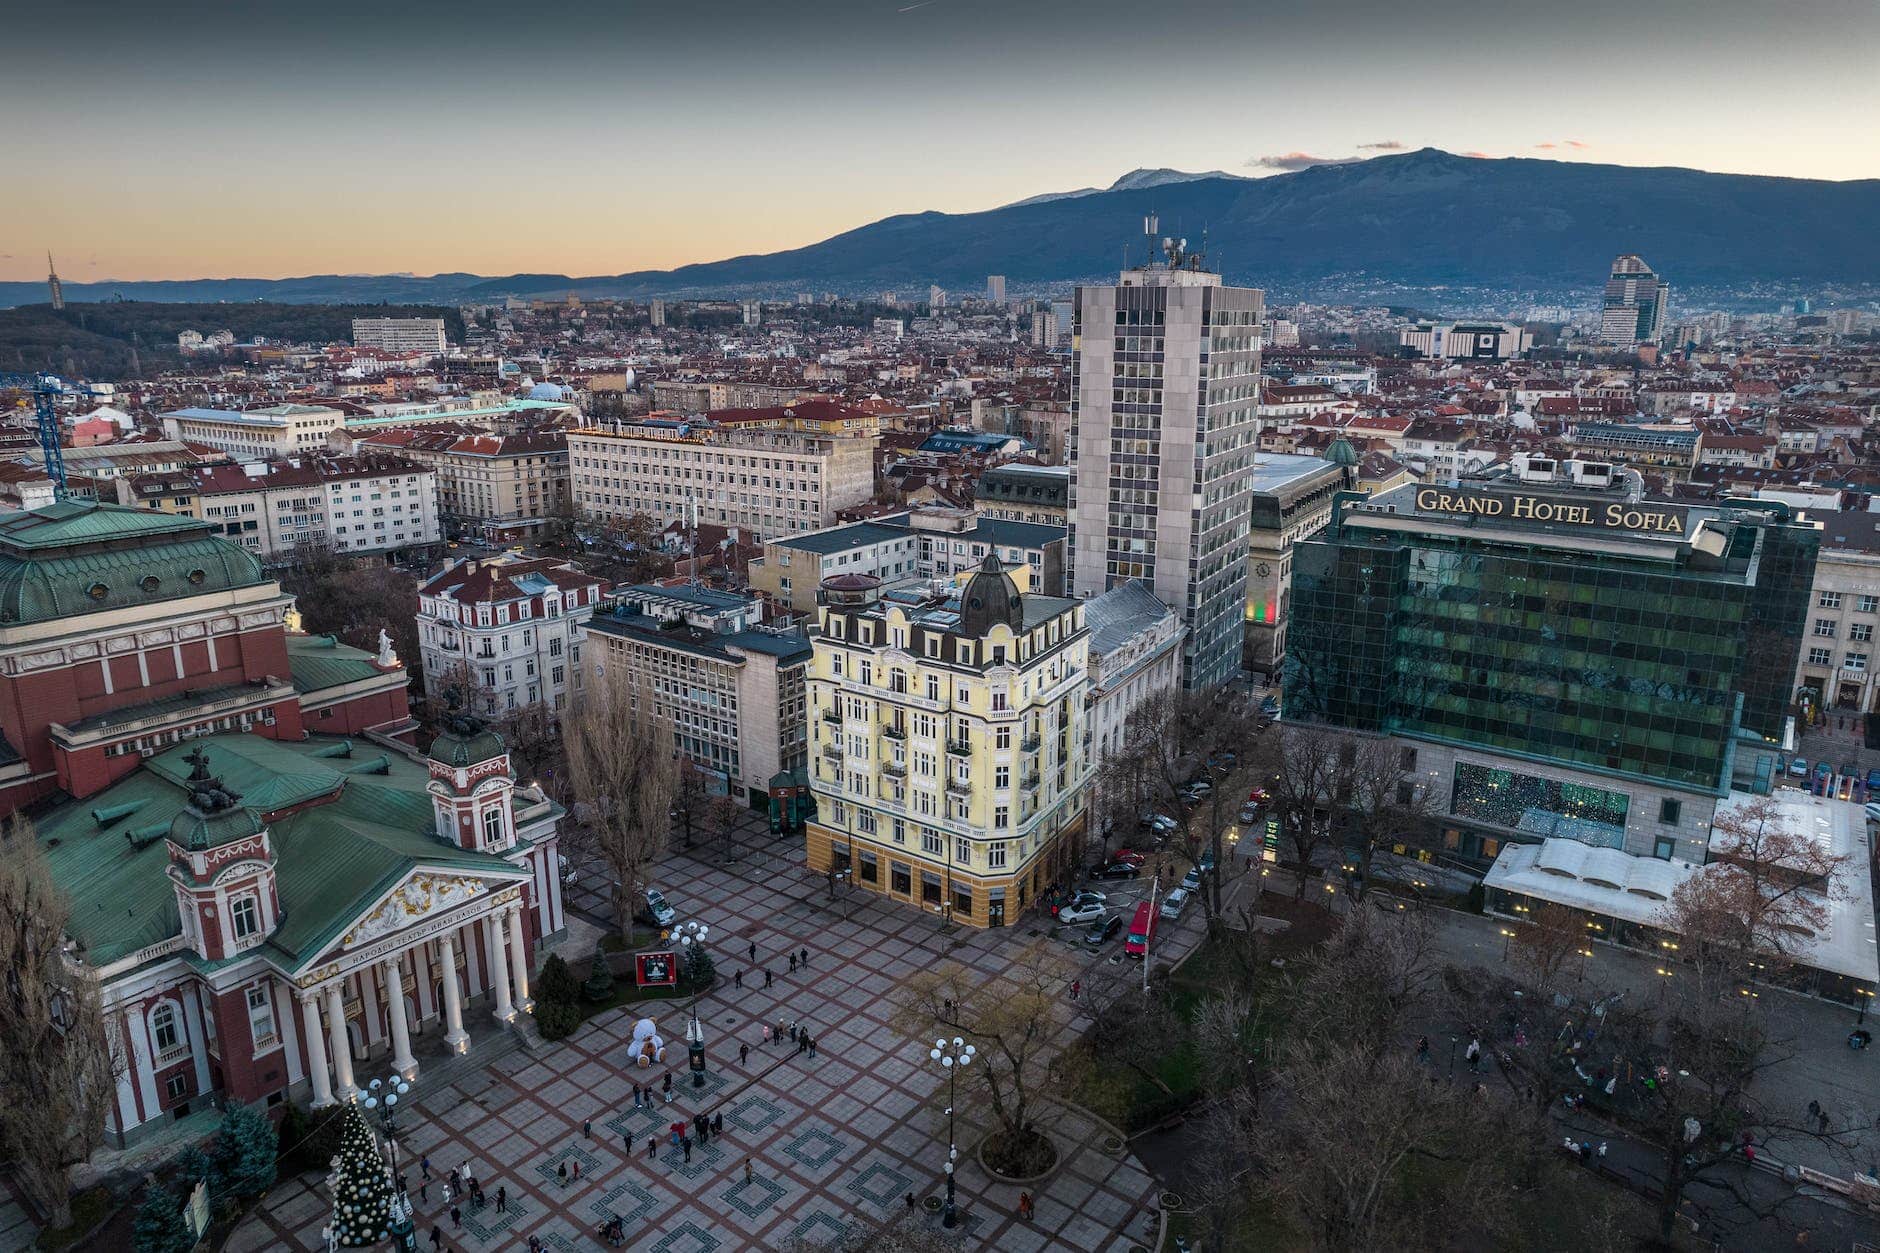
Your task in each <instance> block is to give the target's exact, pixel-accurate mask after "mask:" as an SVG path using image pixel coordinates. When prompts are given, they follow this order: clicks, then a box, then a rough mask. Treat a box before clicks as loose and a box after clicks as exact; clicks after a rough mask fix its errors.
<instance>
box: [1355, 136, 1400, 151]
mask: <svg viewBox="0 0 1880 1253" xmlns="http://www.w3.org/2000/svg"><path fill="white" fill-rule="evenodd" d="M1358 148H1359V150H1360V151H1363V152H1402V151H1403V148H1404V143H1403V140H1401V139H1380V140H1378V141H1377V142H1376V143H1374V144H1359V145H1358Z"/></svg>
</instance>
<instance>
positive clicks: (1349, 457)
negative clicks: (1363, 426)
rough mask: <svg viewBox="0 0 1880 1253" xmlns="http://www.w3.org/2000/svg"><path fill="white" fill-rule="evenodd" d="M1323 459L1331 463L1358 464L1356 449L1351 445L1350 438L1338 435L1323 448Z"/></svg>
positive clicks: (1340, 464)
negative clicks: (1330, 443)
mask: <svg viewBox="0 0 1880 1253" xmlns="http://www.w3.org/2000/svg"><path fill="white" fill-rule="evenodd" d="M1325 459H1326V460H1327V461H1329V462H1331V463H1332V464H1333V465H1339V466H1355V465H1357V464H1358V450H1357V449H1355V448H1353V447H1352V446H1351V441H1350V440H1348V439H1346V438H1345V437H1344V436H1343V435H1340V436H1339V437H1338V438H1337V439H1335V440H1333V441H1332V446H1331V447H1330V448H1327V449H1326V450H1325Z"/></svg>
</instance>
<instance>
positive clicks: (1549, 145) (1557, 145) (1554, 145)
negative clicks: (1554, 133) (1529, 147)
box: [1534, 144, 1560, 148]
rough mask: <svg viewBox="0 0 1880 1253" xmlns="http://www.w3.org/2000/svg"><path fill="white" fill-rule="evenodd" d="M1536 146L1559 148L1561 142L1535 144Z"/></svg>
mask: <svg viewBox="0 0 1880 1253" xmlns="http://www.w3.org/2000/svg"><path fill="white" fill-rule="evenodd" d="M1534 146H1535V147H1536V148H1558V147H1559V146H1560V145H1559V144H1535V145H1534Z"/></svg>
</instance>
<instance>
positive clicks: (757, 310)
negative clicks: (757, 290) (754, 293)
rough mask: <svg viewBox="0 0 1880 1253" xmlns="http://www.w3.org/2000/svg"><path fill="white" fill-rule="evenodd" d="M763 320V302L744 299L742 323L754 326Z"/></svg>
mask: <svg viewBox="0 0 1880 1253" xmlns="http://www.w3.org/2000/svg"><path fill="white" fill-rule="evenodd" d="M763 320H764V305H763V302H762V301H758V300H747V301H745V302H744V325H746V326H756V325H757V324H759V323H760V322H762V321H763Z"/></svg>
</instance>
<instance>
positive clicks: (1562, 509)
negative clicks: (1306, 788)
mask: <svg viewBox="0 0 1880 1253" xmlns="http://www.w3.org/2000/svg"><path fill="white" fill-rule="evenodd" d="M1416 502H1417V512H1418V513H1424V514H1435V515H1443V514H1447V515H1451V516H1454V517H1458V518H1461V517H1470V518H1498V519H1502V520H1505V521H1508V522H1547V523H1557V524H1560V525H1564V526H1588V527H1596V528H1598V529H1600V530H1606V531H1644V532H1647V533H1649V534H1653V535H1683V534H1684V525H1685V517H1686V514H1685V511H1684V510H1682V509H1677V508H1666V507H1664V506H1662V505H1646V504H1640V503H1639V502H1637V501H1631V500H1611V501H1585V500H1562V499H1561V498H1560V497H1558V496H1540V495H1535V494H1533V493H1529V492H1483V491H1476V490H1474V489H1471V488H1466V487H1419V488H1418V489H1417V494H1416Z"/></svg>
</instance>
